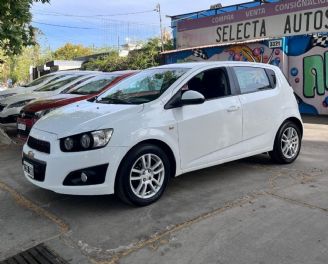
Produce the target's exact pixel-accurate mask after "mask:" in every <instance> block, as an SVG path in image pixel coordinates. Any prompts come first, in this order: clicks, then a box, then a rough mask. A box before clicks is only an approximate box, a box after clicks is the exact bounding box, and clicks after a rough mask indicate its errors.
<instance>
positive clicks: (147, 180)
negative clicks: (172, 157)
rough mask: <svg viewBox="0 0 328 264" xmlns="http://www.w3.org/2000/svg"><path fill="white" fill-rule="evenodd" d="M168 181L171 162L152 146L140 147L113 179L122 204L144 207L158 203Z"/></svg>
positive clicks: (159, 149) (133, 151)
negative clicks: (115, 178)
mask: <svg viewBox="0 0 328 264" xmlns="http://www.w3.org/2000/svg"><path fill="white" fill-rule="evenodd" d="M169 178H170V162H169V159H168V157H167V155H166V154H165V152H164V151H163V150H162V149H161V148H159V147H158V146H155V145H148V144H145V145H140V146H138V147H136V148H134V149H132V150H131V151H130V152H129V153H128V154H127V156H126V157H125V158H124V160H123V162H122V164H121V166H120V169H119V172H118V175H117V180H116V184H115V185H116V186H115V188H116V190H115V192H116V194H117V195H118V197H119V198H120V199H121V200H123V201H124V202H127V203H130V204H134V205H138V206H145V205H149V204H151V203H153V202H155V201H157V200H158V199H159V198H160V197H161V196H162V194H163V192H164V190H165V188H166V186H167V183H168V180H169Z"/></svg>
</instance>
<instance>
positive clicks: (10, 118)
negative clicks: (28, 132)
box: [0, 107, 22, 124]
mask: <svg viewBox="0 0 328 264" xmlns="http://www.w3.org/2000/svg"><path fill="white" fill-rule="evenodd" d="M21 109H22V107H15V108H4V109H3V110H2V111H1V112H0V123H2V124H9V123H16V119H17V117H18V115H19V112H20V110H21Z"/></svg>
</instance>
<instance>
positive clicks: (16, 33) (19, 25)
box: [0, 0, 49, 56]
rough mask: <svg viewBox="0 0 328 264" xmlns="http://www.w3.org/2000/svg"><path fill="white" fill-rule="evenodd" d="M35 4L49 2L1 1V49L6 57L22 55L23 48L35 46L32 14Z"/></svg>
mask: <svg viewBox="0 0 328 264" xmlns="http://www.w3.org/2000/svg"><path fill="white" fill-rule="evenodd" d="M33 2H42V3H49V0H19V1H17V0H1V1H0V49H2V50H3V52H4V54H5V55H8V56H11V55H17V54H20V53H21V51H22V48H23V47H26V46H29V45H34V44H35V28H34V27H32V26H31V21H32V14H31V12H30V9H31V6H32V4H33Z"/></svg>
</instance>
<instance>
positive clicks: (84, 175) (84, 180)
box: [81, 172, 88, 182]
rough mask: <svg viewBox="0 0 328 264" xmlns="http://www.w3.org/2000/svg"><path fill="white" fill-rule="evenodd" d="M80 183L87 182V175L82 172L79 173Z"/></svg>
mask: <svg viewBox="0 0 328 264" xmlns="http://www.w3.org/2000/svg"><path fill="white" fill-rule="evenodd" d="M81 181H82V182H87V181H88V175H87V174H85V173H84V172H82V173H81Z"/></svg>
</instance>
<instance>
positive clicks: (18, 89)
mask: <svg viewBox="0 0 328 264" xmlns="http://www.w3.org/2000/svg"><path fill="white" fill-rule="evenodd" d="M32 88H34V87H26V88H25V87H15V88H8V89H6V90H3V91H0V96H1V95H5V94H11V93H16V94H22V93H30V92H33V89H32Z"/></svg>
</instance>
